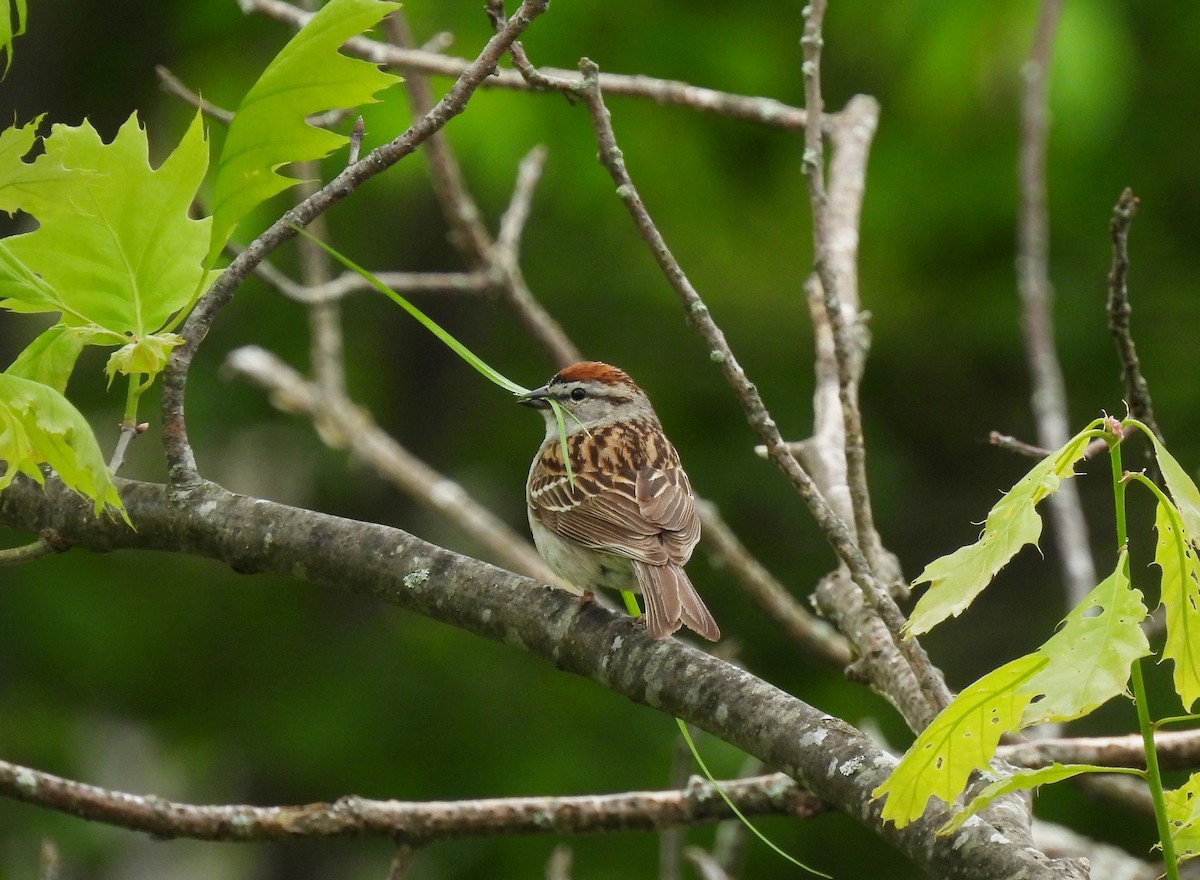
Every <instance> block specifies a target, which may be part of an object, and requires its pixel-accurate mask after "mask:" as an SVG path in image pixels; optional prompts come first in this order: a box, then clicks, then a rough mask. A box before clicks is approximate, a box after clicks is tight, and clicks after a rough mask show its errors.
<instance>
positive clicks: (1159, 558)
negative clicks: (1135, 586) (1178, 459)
mask: <svg viewBox="0 0 1200 880" xmlns="http://www.w3.org/2000/svg"><path fill="white" fill-rule="evenodd" d="M1154 528H1155V529H1156V530H1157V532H1158V542H1157V543H1156V545H1155V551H1154V562H1155V564H1156V565H1158V567H1159V568H1160V569H1162V584H1161V596H1162V604H1163V607H1164V608H1165V609H1166V613H1167V621H1166V622H1167V638H1166V642H1165V644H1164V645H1163V659H1164V660H1171V661H1173V663H1174V676H1173V677H1174V681H1175V691H1176V693H1178V694H1179V698H1180V700H1181V701H1182V702H1183V707H1184V708H1185V709H1186V710H1188V711H1189V712H1190V711H1191V710H1192V706H1193V704H1194V703H1195V702H1196V700H1197V699H1198V698H1200V565H1197V562H1196V547H1195V544H1194V543H1193V542H1192V539H1191V538H1190V536H1189V535H1188V533H1187V532H1186V531H1185V530H1184V528H1183V523H1182V517H1181V515H1180V512H1179V511H1178V510H1177V509H1176V508H1174V507H1172V506H1171V505H1169V504H1166V503H1164V502H1163V501H1161V500H1160V501H1159V504H1158V512H1157V513H1156V514H1155V516H1154Z"/></svg>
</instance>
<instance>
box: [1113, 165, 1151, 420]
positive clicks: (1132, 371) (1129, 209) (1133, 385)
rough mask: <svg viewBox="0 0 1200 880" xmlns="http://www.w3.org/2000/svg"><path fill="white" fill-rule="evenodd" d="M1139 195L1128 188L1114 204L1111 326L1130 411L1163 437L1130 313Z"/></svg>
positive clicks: (1131, 309) (1131, 308)
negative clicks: (1131, 260)
mask: <svg viewBox="0 0 1200 880" xmlns="http://www.w3.org/2000/svg"><path fill="white" fill-rule="evenodd" d="M1137 209H1138V198H1137V196H1135V195H1134V194H1133V190H1131V189H1128V188H1126V189H1125V191H1124V192H1122V193H1121V197H1120V198H1119V199H1118V200H1117V204H1116V207H1115V208H1113V217H1112V224H1111V226H1110V229H1111V232H1112V244H1113V261H1112V270H1111V271H1110V272H1109V273H1108V329H1109V332H1111V333H1112V337H1113V340H1114V341H1115V342H1116V344H1117V355H1118V357H1119V358H1120V359H1121V379H1122V381H1123V382H1124V383H1125V395H1126V401H1127V402H1128V404H1129V414H1130V415H1131V416H1133V417H1134V418H1135V419H1138V420H1140V421H1142V422H1145V424H1146V426H1147V427H1149V428H1150V430H1151V431H1153V432H1154V435H1155V436H1156V437H1158V439H1159V440H1162V431H1161V430H1159V427H1158V423H1157V422H1155V420H1154V406H1153V404H1152V403H1151V401H1150V386H1149V385H1148V384H1147V383H1146V377H1145V376H1143V375H1142V368H1141V364H1140V363H1139V362H1138V356H1137V348H1136V347H1135V346H1134V344H1133V335H1132V334H1131V333H1130V331H1129V316H1130V314H1131V313H1132V311H1133V307H1132V306H1131V305H1130V304H1129V227H1130V226H1131V225H1133V218H1134V217H1135V216H1136V215H1137Z"/></svg>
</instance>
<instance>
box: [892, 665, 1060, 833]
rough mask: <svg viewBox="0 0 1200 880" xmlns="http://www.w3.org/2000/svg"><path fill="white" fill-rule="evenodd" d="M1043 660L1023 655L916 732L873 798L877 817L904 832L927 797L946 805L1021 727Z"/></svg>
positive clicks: (996, 670) (994, 673)
mask: <svg viewBox="0 0 1200 880" xmlns="http://www.w3.org/2000/svg"><path fill="white" fill-rule="evenodd" d="M1046 662H1047V661H1046V658H1044V657H1041V656H1039V655H1037V654H1026V655H1025V656H1024V657H1018V658H1017V659H1016V660H1013V661H1011V662H1009V663H1005V664H1004V665H1003V666H1001V667H1000V668H999V669H995V670H993V671H992V672H989V673H988V674H987V675H985V676H984V677H983V678H981V679H979V680H978V681H977V682H975V683H974V684H972V685H970V686H969V687H967V688H966V689H965V690H963V691H962V692H961V693H960V694H959V695H958V696H957V697H955V698H954V700H953V701H952V702H951V703H950V705H949V706H947V707H946V708H945V709H943V710H942V711H941V712H940V713H939V714H938V716H937V717H936V718H934V719H933V721H931V722H930V723H929V726H928V727H926V728H925V729H924V730H923V731H921V734H920V736H918V737H917V739H916V742H914V743H913V744H912V746H910V747H909V749H908V751H907V752H905V753H904V757H903V758H901V759H900V763H899V764H898V765H897V766H896V768H895V769H894V770H893V771H892V773H891V775H890V776H888V778H887V779H886V780H884V781H883V783H882V784H881V785H880V786H879V787H878V788H876V789H875V791H873V792H872V793H871V794H872V797H875V798H879V797H883V796H885V795H886V796H887V802H886V803H884V805H883V810H882V813H881V818H883V819H884V821H887V820H891V821H893V822H895V823H896V826H897V827H899V828H903V827H904V826H905V825H907V824H908V823H910V822H912V821H913V820H914V819H917V818H919V817H920V816H921V814H922V813H924V812H925V806H926V804H927V803H928V802H929V799H930V798H931V797H937V798H940V799H941V800H942V801H943V802H945V803H947V804H950V803H953V802H954V799H955V798H956V797H958V795H959V794H960V793H961V792H962V790H963V789H964V788H965V787H966V784H967V779H968V778H969V777H970V775H971V773H973V772H974V771H976V770H983V769H984V768H985V767H987V765H988V762H989V761H991V759H992V756H993V755H995V753H996V746H997V745H998V744H999V742H1000V737H1002V736H1003V735H1004V734H1006V733H1008V732H1010V731H1013V730H1016V729H1017V728H1018V727H1020V725H1021V718H1022V716H1023V714H1024V712H1025V707H1026V706H1028V705H1029V702H1030V700H1032V699H1033V698H1034V696H1035V693H1034V692H1032V691H1030V690H1029V681H1030V679H1031V678H1032V677H1033V676H1035V675H1036V674H1037V673H1038V671H1039V670H1041V669H1042V668H1043V667H1044V666H1045V665H1046Z"/></svg>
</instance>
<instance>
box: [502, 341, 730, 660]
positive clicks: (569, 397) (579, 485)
mask: <svg viewBox="0 0 1200 880" xmlns="http://www.w3.org/2000/svg"><path fill="white" fill-rule="evenodd" d="M551 400H554V401H557V402H558V403H559V404H560V405H561V406H562V408H563V410H564V415H563V422H564V426H565V427H566V432H567V449H568V454H569V455H570V458H571V470H572V472H573V475H574V487H572V486H571V482H570V479H569V477H568V474H567V469H566V467H565V466H564V464H563V459H562V443H561V441H560V439H559V434H558V422H557V420H556V419H555V417H554V411H553V409H552V408H551V406H550V403H549V401H551ZM521 403H524V404H526V405H528V406H532V407H534V408H536V409H539V410H541V411H542V415H543V416H544V417H545V419H546V439H545V440H543V441H542V446H541V448H540V449H539V450H538V453H537V456H535V457H534V459H533V465H532V466H531V467H530V469H529V482H528V484H527V486H526V489H525V498H526V501H527V502H528V505H529V528H530V530H531V531H532V532H533V542H534V544H536V545H537V548H538V552H539V553H541V554H542V556H543V558H545V560H546V562H547V563H549V565H550V567H551V568H552V569H553V570H554V571H555V573H557V574H558V575H559V576H560V577H562V578H563V579H565V580H566V581H568V582H570V583H571V584H573V585H574V586H577V587H583V588H592V587H608V588H610V589H615V590H632V591H633V592H635V593H638V592H640V593H642V594H643V595H644V596H645V603H646V629H647V631H648V632H649V633H650V636H651V637H652V638H656V639H661V638H665V637H666V636H669V635H671V633H673V632H675V631H676V630H677V629H679V627H680V625H686V626H687V627H688V628H689V629H691V630H694V631H695V632H697V633H698V634H700V635H702V636H704V638H706V639H709V640H710V641H714V642H715V641H716V640H717V639H719V638H720V637H721V631H720V630H719V629H718V628H717V622H716V621H715V620H713V617H712V615H711V614H709V613H708V609H707V608H705V607H704V603H703V602H702V601H700V597H699V596H698V595H697V594H696V590H695V588H693V587H692V583H691V581H689V580H688V576H687V574H686V573H685V572H684V570H683V564H684V563H685V562H687V561H688V558H689V557H690V556H691V555H692V549H693V548H694V547H695V546H696V542H697V541H699V540H700V520H699V519H698V517H697V516H696V508H695V505H694V504H693V498H692V487H691V484H690V483H689V482H688V478H687V474H685V473H684V472H683V467H682V466H681V465H680V463H679V453H677V452H676V451H675V447H673V446H672V445H671V442H670V441H669V440H667V438H666V436H665V435H664V434H663V430H662V425H661V424H660V423H659V421H658V416H656V415H655V414H654V409H653V407H651V406H650V400H649V398H647V397H646V395H645V393H644V392H643V391H642V389H640V388H638V387H637V385H635V384H634V382H633V380H632V379H630V378H629V376H627V375H626V374H625V373H624V372H622V371H621V370H618V369H617V368H616V367H610V366H609V365H608V364H602V363H598V362H596V361H583V362H581V363H578V364H572V365H571V366H569V367H567V368H565V369H564V370H562V371H561V372H559V373H558V374H557V375H556V376H555V377H554V378H552V379H551V380H550V381H549V382H547V383H546V384H545V385H543V386H542V387H541V388H537V389H535V390H533V391H531V392H529V393H528V394H527V395H525V396H524V397H522V398H521Z"/></svg>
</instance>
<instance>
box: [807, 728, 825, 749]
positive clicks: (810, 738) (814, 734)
mask: <svg viewBox="0 0 1200 880" xmlns="http://www.w3.org/2000/svg"><path fill="white" fill-rule="evenodd" d="M827 736H829V731H828V730H825V729H824V728H821V727H818V728H817V729H816V730H810V731H808V733H806V734H804V736H802V737H800V745H802V746H804V747H805V748H810V747H813V746H819V745H820V744H821V743H823V742H825V738H826V737H827Z"/></svg>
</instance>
